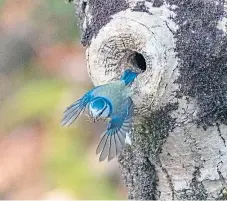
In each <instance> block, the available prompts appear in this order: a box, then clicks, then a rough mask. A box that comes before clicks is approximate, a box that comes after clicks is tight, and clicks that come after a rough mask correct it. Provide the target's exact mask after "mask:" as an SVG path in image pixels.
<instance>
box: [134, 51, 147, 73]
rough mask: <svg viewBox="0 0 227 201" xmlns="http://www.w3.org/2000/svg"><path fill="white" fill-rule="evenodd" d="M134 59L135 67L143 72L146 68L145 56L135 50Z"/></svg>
mask: <svg viewBox="0 0 227 201" xmlns="http://www.w3.org/2000/svg"><path fill="white" fill-rule="evenodd" d="M134 61H135V64H136V66H137V68H139V69H140V70H141V71H142V72H144V71H145V70H146V69H147V64H146V61H145V58H144V57H143V55H142V54H140V53H138V52H135V53H134Z"/></svg>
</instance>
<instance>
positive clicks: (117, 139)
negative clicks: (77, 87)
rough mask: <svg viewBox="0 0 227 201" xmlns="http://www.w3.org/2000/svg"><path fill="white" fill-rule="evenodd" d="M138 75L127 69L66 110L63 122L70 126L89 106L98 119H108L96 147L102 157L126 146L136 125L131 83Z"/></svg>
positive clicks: (111, 156) (93, 118)
mask: <svg viewBox="0 0 227 201" xmlns="http://www.w3.org/2000/svg"><path fill="white" fill-rule="evenodd" d="M136 76H137V73H135V72H132V71H131V70H126V71H125V72H124V73H123V75H122V76H121V78H120V80H118V81H115V82H112V83H109V84H106V85H101V86H98V87H95V88H94V89H92V90H90V91H89V92H87V93H86V94H85V95H84V96H83V97H82V98H80V99H79V100H77V101H76V102H74V103H73V104H72V105H71V106H69V107H68V108H67V109H66V111H65V112H64V117H63V120H62V125H66V126H68V125H70V124H71V123H72V122H73V121H75V120H76V118H77V117H78V116H79V115H80V114H81V113H82V112H83V111H84V110H85V109H86V108H88V111H89V115H90V117H91V119H92V120H93V121H94V122H95V121H97V120H99V119H107V120H108V124H107V128H106V131H105V132H104V133H103V135H102V136H101V140H100V143H99V145H98V147H97V150H96V153H97V154H99V153H100V157H99V160H100V161H103V160H104V159H105V158H108V160H111V159H113V158H114V157H115V156H116V155H118V154H119V153H120V152H121V150H122V149H123V148H124V146H125V138H126V135H127V134H128V133H129V132H130V130H131V128H132V122H133V111H134V104H133V101H132V99H131V98H130V95H131V92H130V87H129V85H130V84H131V83H132V82H133V81H134V79H135V78H136Z"/></svg>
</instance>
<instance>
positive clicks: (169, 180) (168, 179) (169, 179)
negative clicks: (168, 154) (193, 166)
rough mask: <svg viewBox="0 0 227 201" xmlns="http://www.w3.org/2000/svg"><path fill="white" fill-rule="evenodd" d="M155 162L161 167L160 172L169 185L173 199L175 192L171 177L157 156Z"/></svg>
mask: <svg viewBox="0 0 227 201" xmlns="http://www.w3.org/2000/svg"><path fill="white" fill-rule="evenodd" d="M157 162H158V164H159V166H160V167H161V170H162V172H163V173H164V174H165V176H166V179H167V182H168V186H169V188H170V190H171V193H172V195H171V197H172V200H174V197H175V194H174V185H173V182H172V178H171V176H170V174H169V172H168V171H167V169H166V168H165V167H163V165H162V162H161V160H160V159H159V158H157Z"/></svg>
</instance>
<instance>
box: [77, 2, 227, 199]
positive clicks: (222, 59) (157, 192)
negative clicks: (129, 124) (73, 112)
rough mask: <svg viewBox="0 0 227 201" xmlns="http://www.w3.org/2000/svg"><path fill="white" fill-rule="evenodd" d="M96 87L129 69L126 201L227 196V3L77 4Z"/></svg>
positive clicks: (124, 157) (124, 160)
mask: <svg viewBox="0 0 227 201" xmlns="http://www.w3.org/2000/svg"><path fill="white" fill-rule="evenodd" d="M75 5H76V10H77V12H78V13H79V16H80V19H81V29H82V43H83V44H84V45H86V46H87V51H86V55H87V66H88V71H89V75H90V77H91V79H92V81H93V82H94V84H95V85H100V84H104V83H107V82H110V81H111V80H115V79H118V78H119V75H120V74H121V72H122V71H123V70H124V69H125V68H127V67H128V66H131V68H133V69H134V70H138V69H140V70H142V71H143V73H141V74H140V75H139V76H138V79H136V81H135V82H134V83H133V85H132V88H133V90H134V95H133V97H132V98H133V101H134V103H135V105H136V115H135V125H134V129H133V134H132V145H131V146H127V147H126V148H125V150H124V152H123V153H122V155H121V156H120V157H119V164H120V166H121V169H122V175H123V179H124V182H125V185H126V186H127V187H128V190H129V198H130V199H163V200H169V199H204V200H205V199H226V197H227V54H226V49H227V36H226V34H227V33H226V30H227V29H226V27H227V26H226V24H227V17H226V11H227V6H226V5H227V3H226V2H224V1H222V0H210V1H207V0H185V1H177V0H166V1H163V0H147V1H145V0H140V1H139V0H120V1H117V0H116V1H113V0H112V1H111V0H102V1H99V0H96V1H95V0H86V1H85V0H81V1H79V0H78V1H76V0H75Z"/></svg>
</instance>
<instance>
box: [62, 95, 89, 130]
mask: <svg viewBox="0 0 227 201" xmlns="http://www.w3.org/2000/svg"><path fill="white" fill-rule="evenodd" d="M92 98H93V94H92V91H89V92H87V93H86V94H85V95H84V96H83V97H82V98H80V99H79V100H77V101H76V102H74V103H73V104H72V105H70V106H69V107H68V108H67V109H66V110H65V112H64V116H63V119H62V121H61V125H62V126H69V125H70V124H71V123H73V121H75V120H76V118H77V117H78V116H79V115H80V114H81V113H82V112H83V111H84V110H85V108H86V106H87V104H88V103H89V102H90V101H91V100H92Z"/></svg>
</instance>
